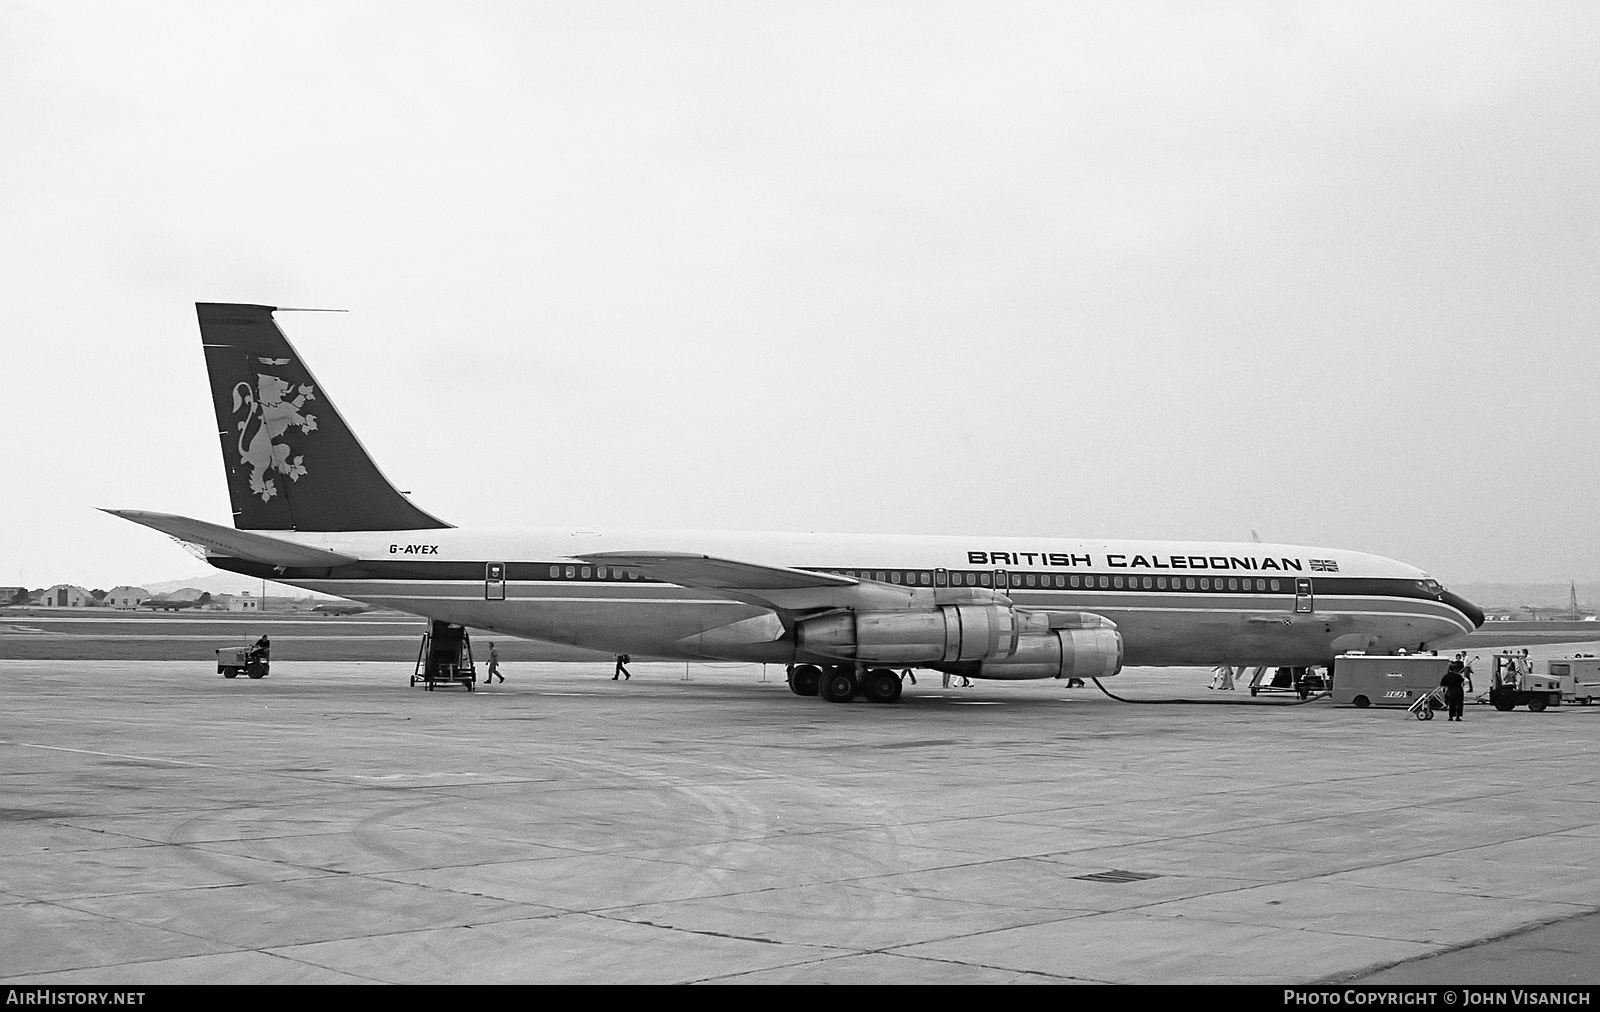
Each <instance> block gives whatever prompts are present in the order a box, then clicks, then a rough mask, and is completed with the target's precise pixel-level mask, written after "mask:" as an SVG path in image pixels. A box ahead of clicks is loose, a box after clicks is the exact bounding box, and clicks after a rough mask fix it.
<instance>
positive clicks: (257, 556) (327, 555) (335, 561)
mask: <svg viewBox="0 0 1600 1012" xmlns="http://www.w3.org/2000/svg"><path fill="white" fill-rule="evenodd" d="M102 512H105V513H110V514H111V515H112V516H114V517H121V518H122V519H124V520H132V521H133V522H134V523H136V524H143V525H144V526H146V527H149V528H152V529H154V530H158V531H160V532H161V533H163V534H169V535H171V536H172V537H175V538H177V539H178V540H179V541H187V542H188V543H189V544H191V545H199V546H200V547H202V548H206V549H209V550H211V551H212V552H213V553H215V554H217V555H224V556H227V557H229V558H234V559H247V560H249V561H251V562H260V563H265V564H266V565H269V566H284V567H286V568H287V567H290V566H296V567H321V566H343V565H347V564H349V563H352V562H356V561H358V560H357V559H356V558H355V556H352V555H341V554H340V553H338V552H330V551H328V550H327V549H324V548H313V547H312V546H310V545H300V544H296V543H294V542H293V541H283V540H281V539H279V538H274V537H271V536H269V535H266V534H257V533H254V532H252V531H238V530H234V529H233V528H232V527H222V526H219V525H217V524H209V523H206V522H205V521H204V520H194V519H192V518H190V517H180V516H177V515H176V514H172V513H148V512H145V511H144V510H103V511H102Z"/></svg>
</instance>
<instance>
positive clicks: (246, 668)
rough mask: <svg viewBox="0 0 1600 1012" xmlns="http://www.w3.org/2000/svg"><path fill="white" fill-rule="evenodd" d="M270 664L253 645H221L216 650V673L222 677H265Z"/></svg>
mask: <svg viewBox="0 0 1600 1012" xmlns="http://www.w3.org/2000/svg"><path fill="white" fill-rule="evenodd" d="M270 670H271V664H270V662H268V661H267V659H266V658H265V657H262V656H261V652H260V651H259V650H257V649H256V648H255V647H223V648H222V649H220V650H218V651H217V674H219V675H221V676H222V677H223V678H238V677H239V676H240V675H241V674H243V675H245V676H246V677H248V678H265V677H267V673H268V672H269V671H270Z"/></svg>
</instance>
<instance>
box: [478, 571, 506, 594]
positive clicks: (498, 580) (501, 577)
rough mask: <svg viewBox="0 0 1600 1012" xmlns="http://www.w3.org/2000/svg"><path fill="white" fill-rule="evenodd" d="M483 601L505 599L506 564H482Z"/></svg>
mask: <svg viewBox="0 0 1600 1012" xmlns="http://www.w3.org/2000/svg"><path fill="white" fill-rule="evenodd" d="M483 599H484V600H485V601H504V600H505V599H506V564H505V563H504V562H489V563H485V564H484V567H483Z"/></svg>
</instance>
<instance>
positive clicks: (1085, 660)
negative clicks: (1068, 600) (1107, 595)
mask: <svg viewBox="0 0 1600 1012" xmlns="http://www.w3.org/2000/svg"><path fill="white" fill-rule="evenodd" d="M1121 670H1122V634H1121V633H1119V632H1117V630H1115V629H1111V628H1095V629H1052V630H1050V631H1049V632H1047V633H1043V634H1029V635H1026V636H1022V637H1021V638H1019V639H1018V641H1017V649H1016V650H1015V651H1014V652H1013V653H1012V654H1011V656H1010V657H1004V658H997V659H994V660H986V661H984V662H983V663H981V664H979V665H978V667H977V670H976V671H974V672H972V675H973V676H974V677H976V678H1010V679H1018V678H1110V677H1111V676H1112V675H1114V674H1116V673H1117V672H1118V671H1121Z"/></svg>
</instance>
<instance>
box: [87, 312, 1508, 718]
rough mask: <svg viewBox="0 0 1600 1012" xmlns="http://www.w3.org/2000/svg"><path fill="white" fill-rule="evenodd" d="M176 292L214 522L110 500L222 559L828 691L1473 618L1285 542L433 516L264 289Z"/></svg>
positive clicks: (1309, 641) (539, 636) (1418, 628)
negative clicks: (207, 455)
mask: <svg viewBox="0 0 1600 1012" xmlns="http://www.w3.org/2000/svg"><path fill="white" fill-rule="evenodd" d="M196 308H197V310H198V313H199V318H200V335H201V341H202V344H203V346H204V350H205V356H206V365H207V368H208V370H209V372H210V377H211V394H212V400H213V404H214V407H215V409H216V418H217V429H218V432H219V435H220V438H221V443H222V457H223V465H224V468H225V470H226V472H227V476H228V492H229V495H230V497H231V499H232V503H233V526H232V527H225V526H222V525H220V524H213V523H208V522H206V521H203V520H196V519H190V518H188V517H181V516H175V515H172V514H166V513H151V512H145V511H136V510H109V511H108V512H111V513H114V514H115V515H117V516H120V517H124V518H126V519H128V520H132V521H134V522H135V523H140V524H143V525H145V526H147V527H152V528H155V529H156V530H159V531H163V532H165V533H167V534H169V535H171V536H173V537H175V538H177V539H179V540H181V541H184V542H186V543H189V544H192V545H195V546H197V547H198V548H199V549H200V550H202V551H203V553H204V554H205V556H206V558H207V560H208V561H209V562H210V563H211V564H212V565H213V566H216V567H217V568H219V569H225V570H228V571H231V572H235V573H243V574H245V575H248V576H252V577H262V578H266V579H271V580H276V581H279V582H282V583H288V584H292V585H294V586H297V587H302V588H305V589H307V590H314V591H320V592H322V593H326V594H334V595H337V596H339V597H344V598H348V599H350V600H354V601H362V602H366V603H368V604H373V605H382V606H385V607H389V608H395V609H399V610H402V611H407V612H412V613H414V614H417V615H422V616H426V617H428V618H430V619H435V620H440V621H448V622H455V623H460V624H462V625H467V626H471V627H474V628H480V629H490V630H494V631H497V632H500V633H504V634H507V635H511V636H520V637H526V638H530V639H536V640H544V641H548V642H553V643H563V644H572V645H575V646H579V647H585V648H588V649H592V650H597V651H603V652H607V653H614V654H629V655H632V656H635V657H654V658H670V659H680V660H727V661H747V662H763V663H766V662H771V663H779V664H784V665H786V666H787V669H788V672H789V685H790V687H791V688H792V689H793V690H794V691H795V692H796V693H797V694H799V695H803V696H809V695H819V694H820V695H822V696H823V697H824V698H826V699H828V700H830V701H834V702H843V701H847V700H849V699H851V698H853V697H855V696H857V695H861V696H865V697H866V698H867V699H870V700H872V701H874V702H882V703H890V702H894V701H895V700H897V699H899V698H900V692H901V678H900V675H899V674H897V673H896V672H897V670H906V669H916V668H930V669H934V670H938V671H943V672H949V673H952V674H959V675H965V676H968V677H971V678H992V679H1024V678H1105V677H1108V676H1110V675H1114V674H1116V673H1117V672H1118V671H1120V670H1121V669H1122V667H1123V666H1124V665H1212V664H1220V663H1228V664H1245V665H1291V666H1301V665H1325V664H1330V663H1331V662H1332V661H1333V659H1334V657H1335V656H1336V655H1337V654H1340V653H1342V652H1346V651H1351V650H1366V651H1389V650H1394V649H1400V648H1404V649H1411V650H1416V649H1427V648H1429V647H1430V645H1434V644H1437V643H1440V642H1442V641H1444V640H1447V639H1450V638H1452V637H1456V636H1460V635H1462V634H1464V633H1468V632H1471V631H1472V630H1473V629H1475V628H1477V627H1478V626H1480V625H1482V623H1483V612H1482V611H1480V610H1479V609H1478V608H1477V607H1475V606H1474V605H1472V604H1471V603H1470V602H1468V601H1466V600H1464V599H1463V598H1461V597H1460V596H1458V595H1456V594H1453V593H1451V592H1450V591H1448V590H1446V589H1445V588H1443V587H1442V586H1440V585H1439V583H1438V582H1436V581H1435V580H1433V579H1431V578H1429V576H1428V575H1427V574H1426V573H1424V572H1422V571H1421V570H1419V569H1417V568H1415V567H1413V566H1409V565H1406V564H1405V563H1402V562H1396V561H1394V560H1392V559H1387V558H1383V557H1380V556H1376V555H1368V554H1365V553H1361V552H1351V551H1345V550H1342V549H1332V548H1312V547H1307V546H1302V545H1286V544H1263V543H1258V542H1240V543H1219V542H1199V541H1196V542H1170V541H1107V540H1094V539H1081V538H1017V537H992V536H973V537H948V536H945V537H911V536H895V537H884V536H849V535H822V534H769V533H715V532H704V531H681V530H670V531H669V530H607V531H594V530H557V529H515V530H513V529H505V530H500V529H466V528H459V527H454V526H452V525H450V524H447V523H445V522H444V521H442V520H440V519H438V518H437V517H434V516H433V515H432V514H429V513H427V512H425V511H424V510H422V509H421V508H419V507H417V506H415V505H413V504H412V503H411V501H410V499H408V498H407V497H406V496H405V495H404V494H403V493H401V492H399V491H397V490H396V489H395V487H394V486H393V485H392V484H390V482H389V481H388V479H386V478H385V477H384V476H383V474H382V473H381V472H380V471H379V470H378V467H377V465H376V464H374V463H373V461H372V459H371V458H370V457H369V456H368V455H367V452H366V451H365V450H364V449H363V448H362V446H361V444H360V442H359V441H358V440H357V439H356V437H355V434H354V433H353V432H351V430H350V428H349V427H348V426H347V425H346V424H345V422H344V420H343V419H342V418H341V417H340V416H339V413H338V411H337V410H335V409H334V406H333V404H332V402H331V401H329V400H328V395H327V391H325V390H324V389H323V388H322V386H321V385H320V384H319V383H318V382H317V381H316V379H315V378H314V377H313V376H312V375H311V372H310V370H309V369H308V368H307V367H306V365H305V363H304V362H303V360H302V359H301V357H300V355H299V353H298V352H297V351H295V349H294V347H293V346H292V345H291V344H290V343H289V341H288V339H287V338H286V337H285V336H284V334H283V332H282V331H281V330H280V329H279V328H278V325H277V323H276V322H275V321H274V318H273V313H274V312H276V310H275V309H274V308H273V307H270V306H256V305H238V304H225V303H200V304H198V306H197V307H196Z"/></svg>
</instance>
